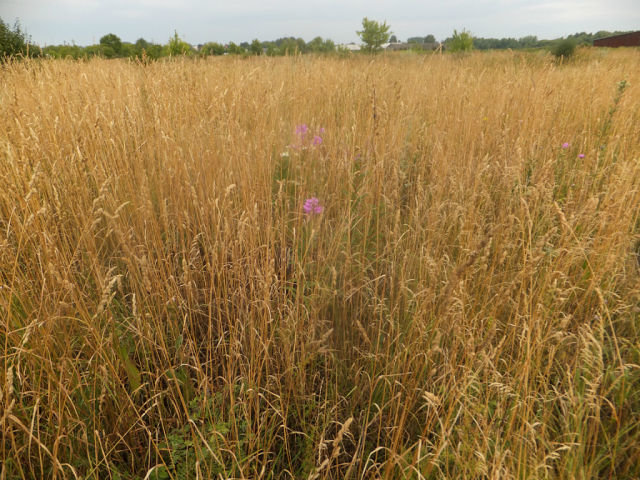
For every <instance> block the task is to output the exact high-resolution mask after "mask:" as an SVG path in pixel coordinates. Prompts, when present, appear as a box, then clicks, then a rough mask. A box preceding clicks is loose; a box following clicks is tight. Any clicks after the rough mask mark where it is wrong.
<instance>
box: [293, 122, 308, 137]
mask: <svg viewBox="0 0 640 480" xmlns="http://www.w3.org/2000/svg"><path fill="white" fill-rule="evenodd" d="M308 131H309V127H307V124H306V123H303V124H302V125H298V126H297V127H296V135H298V136H300V138H303V137H304V136H305V135H306V134H307V132H308Z"/></svg>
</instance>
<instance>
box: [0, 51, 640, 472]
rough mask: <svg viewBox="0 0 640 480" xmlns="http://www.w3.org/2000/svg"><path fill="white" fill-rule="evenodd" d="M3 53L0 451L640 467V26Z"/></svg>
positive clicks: (10, 468)
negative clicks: (490, 38) (398, 49)
mask: <svg viewBox="0 0 640 480" xmlns="http://www.w3.org/2000/svg"><path fill="white" fill-rule="evenodd" d="M0 68H1V70H2V71H1V75H0V161H1V162H2V165H1V167H2V168H1V169H0V385H1V386H2V387H1V389H0V469H1V473H0V478H2V479H5V478H6V479H14V478H18V479H32V478H55V479H63V478H64V479H79V478H83V479H114V480H115V479H187V478H188V479H196V478H200V479H206V478H246V479H258V478H264V479H268V478H273V479H286V478H302V479H374V478H386V479H395V478H407V479H423V478H424V479H439V478H496V479H497V478H500V479H508V478H518V479H524V478H584V479H586V478H596V477H602V478H637V477H638V476H640V140H639V139H640V52H639V51H638V50H637V49H627V50H624V49H622V50H617V51H613V50H611V51H608V50H597V51H596V50H579V51H578V52H577V53H576V55H574V57H573V58H572V59H571V61H568V62H566V61H558V60H556V59H554V58H553V57H552V56H551V55H549V54H545V53H513V52H491V53H483V52H476V53H470V54H467V55H464V56H457V55H438V54H436V55H411V54H407V55H404V54H403V55H381V56H378V57H375V58H370V57H366V56H357V57H353V58H338V57H335V58H330V57H315V56H311V55H309V56H304V57H302V56H293V57H280V58H269V57H255V58H249V59H243V58H240V57H215V58H214V57H212V58H208V59H186V58H178V59H173V60H171V61H159V62H147V63H137V62H134V61H127V60H105V59H100V58H94V59H91V60H88V61H72V60H66V61H64V60H25V61H20V62H17V61H9V62H8V63H6V64H4V65H3V66H2V67H0Z"/></svg>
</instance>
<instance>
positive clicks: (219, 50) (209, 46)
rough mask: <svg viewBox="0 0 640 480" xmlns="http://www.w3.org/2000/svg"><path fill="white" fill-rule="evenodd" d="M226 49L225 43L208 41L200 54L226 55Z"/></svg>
mask: <svg viewBox="0 0 640 480" xmlns="http://www.w3.org/2000/svg"><path fill="white" fill-rule="evenodd" d="M225 51H226V50H225V48H224V45H222V44H220V43H216V42H207V43H205V44H204V45H203V46H202V48H201V49H200V55H202V56H203V57H207V56H210V55H224V54H225Z"/></svg>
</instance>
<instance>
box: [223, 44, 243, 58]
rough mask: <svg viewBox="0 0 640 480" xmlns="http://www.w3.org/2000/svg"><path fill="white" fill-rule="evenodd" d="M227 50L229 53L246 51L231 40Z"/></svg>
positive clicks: (239, 53) (235, 53) (234, 53)
mask: <svg viewBox="0 0 640 480" xmlns="http://www.w3.org/2000/svg"><path fill="white" fill-rule="evenodd" d="M227 52H229V55H242V54H243V53H245V52H246V50H245V49H244V48H243V47H241V46H240V45H236V44H235V43H233V42H231V43H229V45H228V46H227Z"/></svg>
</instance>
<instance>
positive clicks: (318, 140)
mask: <svg viewBox="0 0 640 480" xmlns="http://www.w3.org/2000/svg"><path fill="white" fill-rule="evenodd" d="M321 143H322V137H320V136H318V135H314V136H313V144H314V145H320V144H321Z"/></svg>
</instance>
